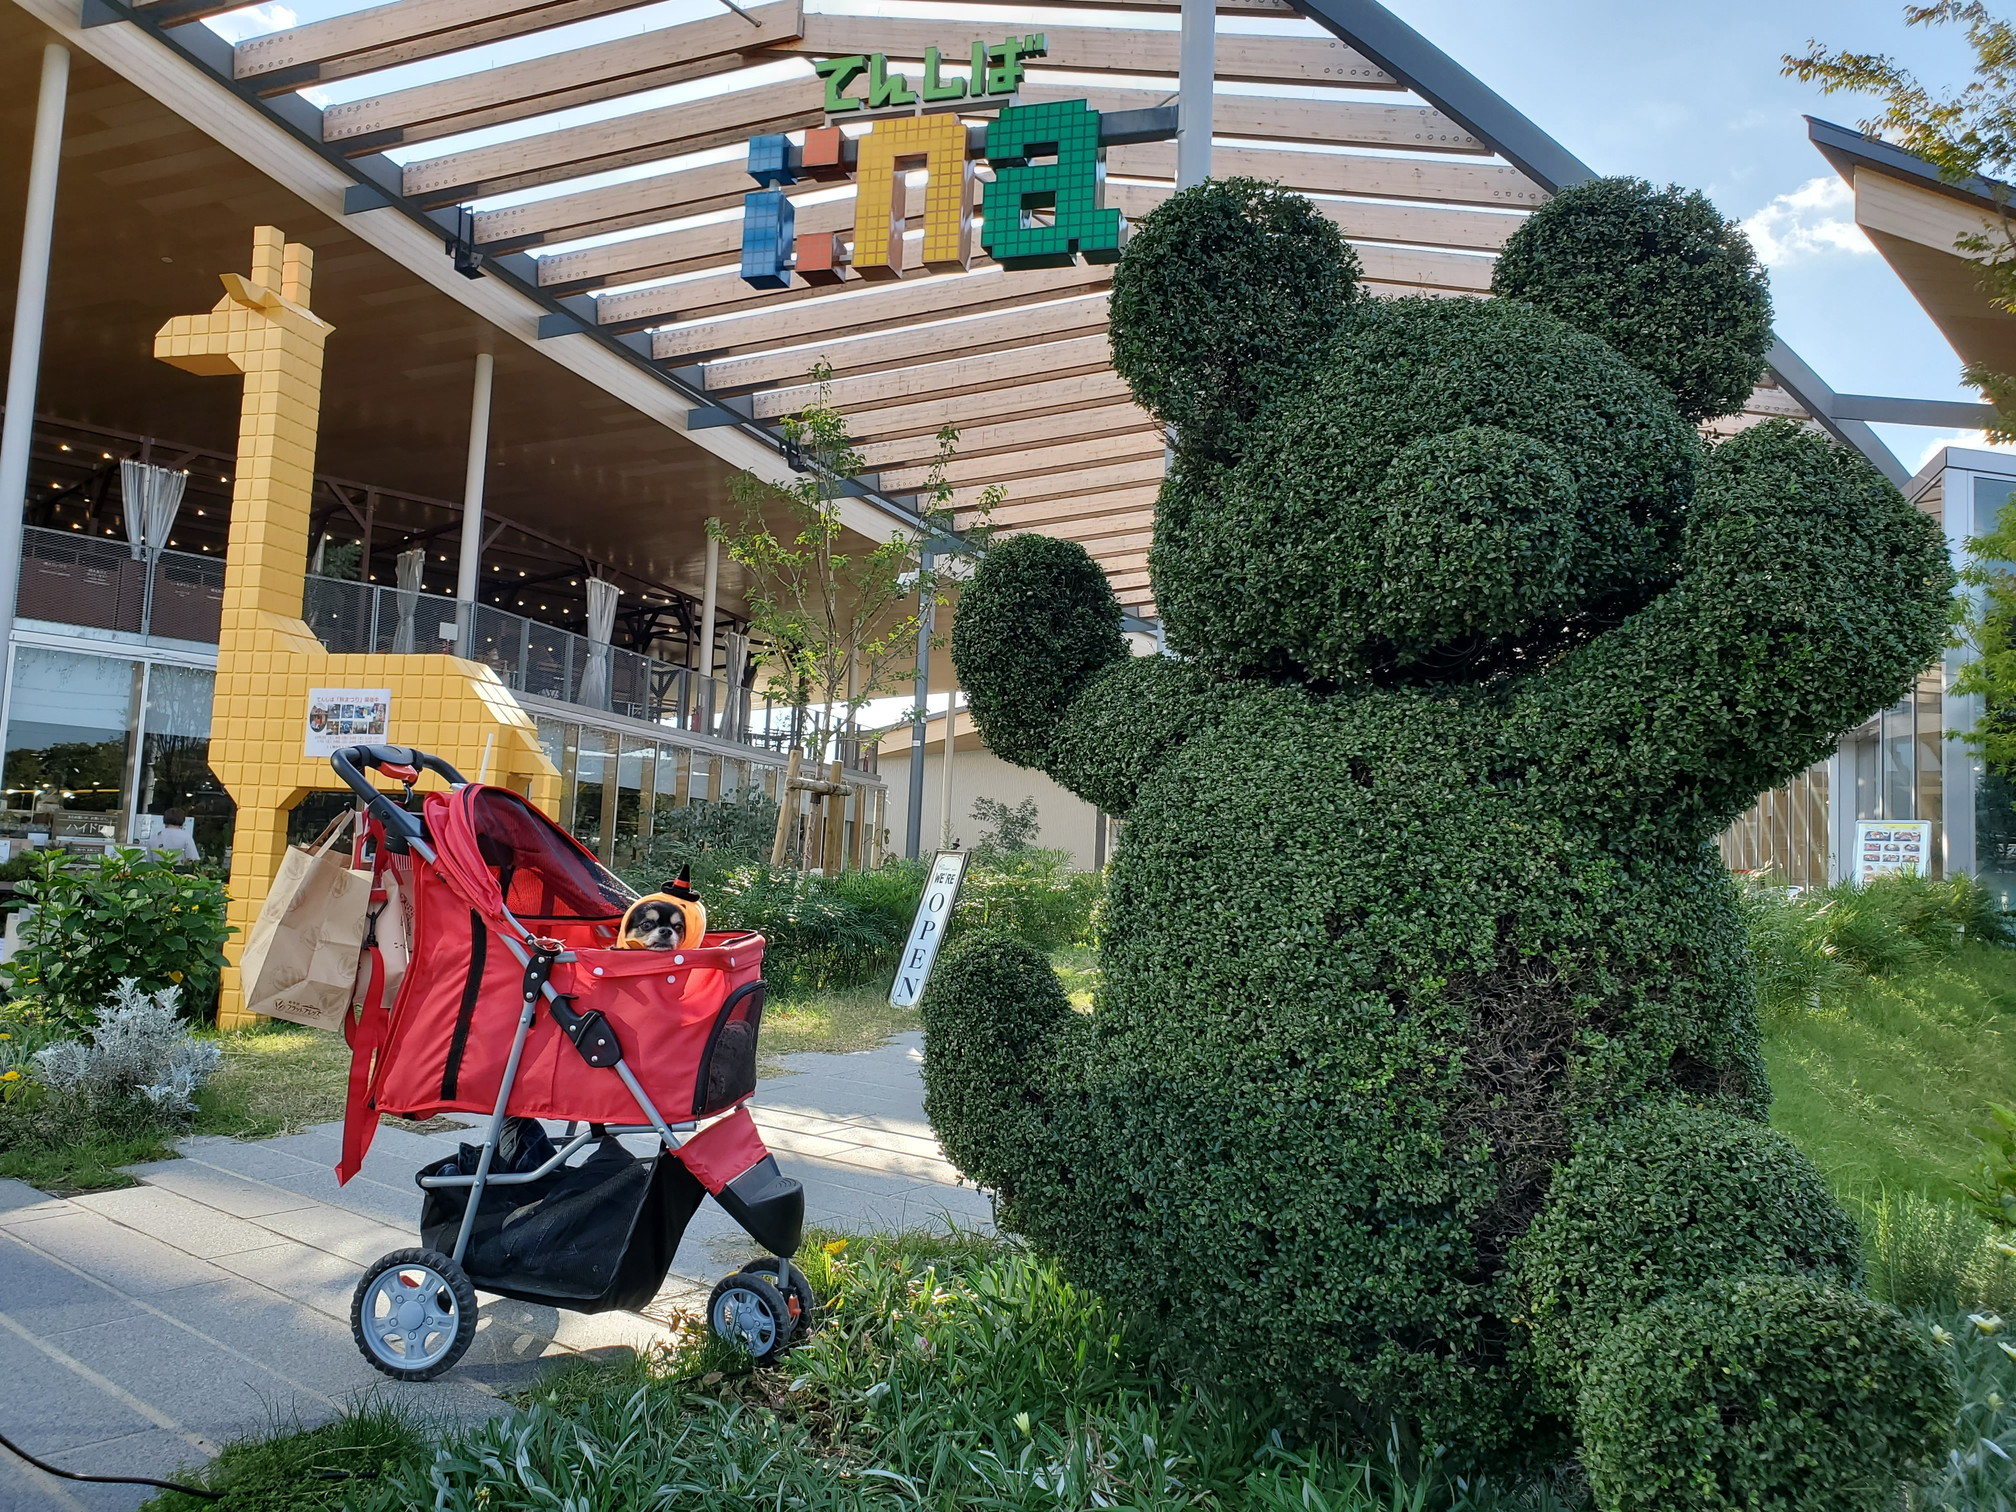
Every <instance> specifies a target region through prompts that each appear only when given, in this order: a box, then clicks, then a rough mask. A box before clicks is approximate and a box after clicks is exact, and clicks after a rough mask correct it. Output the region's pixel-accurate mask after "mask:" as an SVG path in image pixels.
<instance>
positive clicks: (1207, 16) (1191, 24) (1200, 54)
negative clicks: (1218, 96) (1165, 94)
mask: <svg viewBox="0 0 2016 1512" xmlns="http://www.w3.org/2000/svg"><path fill="white" fill-rule="evenodd" d="M1217 55H1218V3H1217V0H1183V37H1182V42H1181V46H1180V50H1179V51H1178V54H1177V68H1178V70H1179V72H1178V75H1177V95H1176V187H1177V188H1178V189H1188V188H1190V187H1192V186H1193V185H1196V184H1201V183H1203V182H1204V180H1206V179H1207V178H1209V177H1211V85H1212V80H1213V78H1214V77H1215V75H1216V73H1217V68H1218V56H1217Z"/></svg>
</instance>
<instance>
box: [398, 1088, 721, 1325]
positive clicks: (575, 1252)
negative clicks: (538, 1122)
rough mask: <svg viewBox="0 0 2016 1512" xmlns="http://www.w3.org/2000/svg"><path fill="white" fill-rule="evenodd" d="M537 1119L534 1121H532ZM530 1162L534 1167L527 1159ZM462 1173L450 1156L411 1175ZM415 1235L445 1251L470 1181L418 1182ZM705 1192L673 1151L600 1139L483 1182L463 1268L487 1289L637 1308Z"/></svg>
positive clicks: (582, 1307) (587, 1306)
mask: <svg viewBox="0 0 2016 1512" xmlns="http://www.w3.org/2000/svg"><path fill="white" fill-rule="evenodd" d="M535 1127H536V1126H535ZM535 1169H536V1166H535ZM458 1171H462V1172H463V1173H464V1174H467V1172H466V1171H465V1170H464V1165H463V1159H462V1157H460V1156H452V1155H451V1156H450V1157H448V1158H447V1159H446V1160H443V1161H439V1162H437V1163H436V1164H434V1165H431V1166H429V1167H427V1168H426V1169H425V1170H423V1171H421V1172H420V1173H419V1174H420V1175H421V1176H422V1177H427V1176H445V1175H450V1174H453V1173H455V1172H458ZM421 1190H422V1192H423V1193H424V1194H425V1195H424V1200H423V1202H422V1204H421V1208H420V1233H421V1238H422V1241H423V1242H424V1243H425V1244H426V1246H427V1247H428V1248H429V1249H434V1250H439V1251H440V1252H441V1253H443V1254H447V1253H450V1252H451V1251H452V1250H453V1249H454V1247H455V1235H456V1231H457V1230H458V1229H459V1228H460V1226H461V1223H462V1215H463V1213H464V1211H465V1210H466V1209H467V1206H468V1201H469V1192H470V1189H469V1188H468V1187H423V1188H422V1189H421ZM704 1196H706V1188H705V1187H703V1186H701V1184H700V1183H699V1181H698V1180H696V1179H695V1178H694V1176H693V1173H692V1172H690V1171H688V1170H687V1169H686V1167H685V1166H684V1165H683V1164H682V1163H681V1162H680V1161H679V1160H678V1159H677V1158H675V1157H667V1156H659V1157H655V1158H654V1157H650V1156H641V1157H640V1156H637V1155H633V1154H631V1153H630V1151H628V1150H626V1149H624V1148H623V1146H622V1144H621V1143H620V1142H619V1141H618V1140H616V1139H614V1138H606V1139H603V1140H602V1141H601V1142H600V1143H599V1144H598V1145H597V1147H596V1149H595V1152H594V1153H593V1154H591V1155H590V1156H589V1157H588V1158H587V1159H586V1160H584V1161H582V1162H581V1163H580V1164H579V1165H571V1166H561V1167H560V1168H559V1169H557V1170H555V1171H552V1172H550V1173H548V1174H547V1175H545V1176H541V1177H540V1178H539V1179H538V1180H536V1181H528V1182H522V1183H500V1182H498V1181H497V1180H496V1179H495V1178H493V1179H492V1181H491V1183H490V1184H489V1185H488V1186H487V1187H486V1188H485V1189H484V1192H483V1197H482V1200H481V1202H479V1203H478V1204H477V1208H476V1224H475V1227H474V1229H473V1230H472V1231H471V1233H470V1235H469V1250H468V1253H467V1255H466V1256H465V1257H464V1258H463V1261H462V1268H463V1270H464V1271H465V1272H466V1273H467V1274H468V1277H469V1279H470V1281H471V1282H472V1283H474V1284H475V1285H477V1286H479V1287H481V1288H482V1289H483V1290H485V1291H492V1292H496V1293H497V1294H498V1295H500V1296H505V1297H513V1298H516V1299H517V1300H518V1301H520V1302H531V1303H535V1304H542V1305H546V1306H556V1307H565V1308H567V1309H569V1310H570V1311H573V1312H607V1311H609V1310H611V1309H613V1308H632V1309H634V1308H639V1307H642V1306H643V1305H644V1304H645V1303H647V1302H649V1301H650V1300H651V1299H652V1297H654V1296H656V1295H657V1293H658V1288H659V1287H660V1286H662V1285H664V1283H665V1273H666V1272H667V1271H668V1270H669V1269H671V1266H672V1256H673V1253H674V1251H676V1250H677V1249H678V1248H679V1240H680V1238H681V1236H683V1235H684V1233H685V1232H686V1225H687V1224H688V1223H689V1222H690V1221H691V1220H692V1217H693V1214H694V1212H695V1210H696V1209H698V1208H699V1206H700V1199H701V1198H702V1197H704Z"/></svg>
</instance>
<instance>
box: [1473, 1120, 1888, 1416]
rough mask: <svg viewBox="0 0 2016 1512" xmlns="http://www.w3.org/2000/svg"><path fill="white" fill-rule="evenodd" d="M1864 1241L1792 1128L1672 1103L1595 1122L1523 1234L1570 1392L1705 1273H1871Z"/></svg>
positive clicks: (1529, 1291) (1549, 1369)
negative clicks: (1641, 1318) (1601, 1349)
mask: <svg viewBox="0 0 2016 1512" xmlns="http://www.w3.org/2000/svg"><path fill="white" fill-rule="evenodd" d="M1861 1250H1862V1241H1861V1235H1860V1234H1859V1233H1858V1232H1857V1231H1856V1227H1855V1223H1854V1221H1853V1220H1852V1219H1850V1218H1849V1216H1848V1215H1847V1214H1846V1213H1844V1212H1842V1211H1841V1209H1840V1208H1839V1207H1838V1206H1837V1205H1836V1204H1835V1201H1834V1198H1833V1196H1832V1195H1831V1194H1830V1193H1829V1192H1828V1189H1827V1183H1826V1181H1825V1179H1824V1178H1823V1177H1822V1176H1821V1175H1820V1173H1819V1172H1818V1171H1817V1170H1815V1169H1814V1168H1813V1165H1812V1163H1811V1162H1810V1161H1808V1160H1807V1159H1806V1157H1805V1156H1804V1155H1802V1154H1800V1153H1799V1150H1798V1148H1797V1147H1796V1146H1794V1145H1793V1143H1792V1141H1791V1140H1789V1139H1787V1138H1786V1137H1785V1136H1784V1135H1782V1134H1778V1133H1775V1132H1774V1131H1772V1130H1770V1129H1768V1128H1766V1127H1764V1126H1763V1125H1762V1124H1759V1123H1756V1122H1753V1121H1752V1120H1750V1119H1746V1118H1736V1117H1732V1116H1730V1115H1729V1114H1727V1113H1722V1112H1717V1111H1714V1110H1712V1109H1707V1108H1694V1107H1689V1106H1687V1105H1686V1104H1684V1103H1662V1104H1659V1105H1657V1106H1654V1107H1650V1108H1645V1109H1643V1110H1641V1111H1639V1112H1636V1113H1633V1114H1631V1115H1629V1116H1627V1117H1625V1118H1621V1119H1619V1120H1617V1121H1616V1122H1615V1123H1612V1124H1608V1125H1605V1126H1603V1127H1601V1128H1599V1129H1595V1130H1592V1131H1591V1132H1590V1133H1589V1134H1588V1135H1587V1136H1585V1137H1584V1138H1583V1139H1582V1140H1581V1142H1580V1143H1579V1144H1578V1145H1577V1146H1576V1149H1575V1154H1574V1155H1573V1157H1571V1158H1570V1159H1569V1160H1567V1161H1566V1162H1564V1163H1563V1164H1562V1165H1561V1166H1560V1167H1559V1169H1557V1170H1556V1171H1555V1173H1554V1181H1553V1185H1552V1187H1551V1188H1550V1189H1549V1191H1548V1194H1547V1202H1546V1205H1545V1206H1544V1207H1542V1208H1541V1210H1540V1212H1539V1214H1538V1216H1537V1217H1535V1218H1534V1220H1533V1224H1532V1227H1530V1228H1529V1229H1527V1231H1526V1233H1525V1234H1524V1235H1523V1236H1522V1237H1521V1238H1520V1239H1519V1241H1518V1243H1517V1244H1516V1245H1515V1247H1514V1262H1513V1263H1514V1271H1515V1274H1516V1275H1517V1277H1518V1282H1519V1286H1520V1289H1521V1302H1522V1304H1523V1311H1524V1317H1525V1319H1526V1324H1527V1327H1528V1329H1529V1330H1530V1331H1531V1333H1532V1335H1533V1351H1534V1360H1535V1364H1536V1366H1537V1367H1538V1369H1539V1371H1540V1374H1541V1377H1542V1379H1543V1380H1544V1381H1546V1382H1547V1383H1548V1384H1549V1386H1550V1387H1552V1388H1553V1389H1554V1394H1555V1396H1556V1400H1557V1401H1558V1402H1560V1403H1561V1404H1562V1405H1564V1406H1565V1405H1566V1404H1567V1403H1569V1402H1571V1401H1572V1400H1573V1398H1574V1388H1575V1387H1576V1385H1577V1384H1578V1383H1579V1382H1580V1380H1581V1377H1582V1371H1583V1367H1584V1365H1585V1364H1586V1362H1587V1361H1588V1358H1589V1353H1590V1351H1591V1349H1593V1348H1594V1347H1595V1345H1596V1343H1597V1341H1598V1340H1600V1339H1602V1338H1604V1337H1605V1336H1606V1334H1607V1333H1608V1331H1609V1330H1610V1328H1611V1327H1612V1326H1613V1325H1614V1324H1616V1323H1617V1322H1618V1321H1619V1320H1620V1319H1622V1318H1624V1317H1626V1316H1627V1315H1629V1314H1631V1313H1634V1312H1636V1311H1638V1310H1639V1309H1640V1308H1642V1307H1644V1306H1646V1305H1648V1304H1649V1303H1652V1302H1656V1301H1659V1300H1660V1299H1661V1298H1663V1297H1665V1296H1667V1295H1669V1294H1671V1293H1673V1292H1675V1291H1688V1290H1691V1289H1693V1288H1694V1287H1695V1286H1697V1285H1698V1284H1699V1283H1700V1280H1701V1278H1702V1277H1704V1276H1732V1275H1733V1276H1743V1275H1751V1274H1757V1273H1766V1272H1770V1273H1785V1274H1797V1275H1810V1276H1815V1277H1817V1278H1819V1279H1820V1280H1822V1281H1826V1282H1833V1283H1838V1284H1840V1285H1843V1286H1850V1287H1853V1286H1856V1285H1859V1284H1860V1282H1861V1279H1862V1255H1861Z"/></svg>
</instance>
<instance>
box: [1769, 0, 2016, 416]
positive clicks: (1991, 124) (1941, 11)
mask: <svg viewBox="0 0 2016 1512" xmlns="http://www.w3.org/2000/svg"><path fill="white" fill-rule="evenodd" d="M1904 24H1905V25H1906V26H1958V27H1960V28H1962V29H1963V31H1964V32H1965V34H1966V38H1967V45H1968V46H1969V47H1970V48H1971V49H1972V50H1973V53H1974V77H1973V78H1972V79H1971V80H1969V81H1968V82H1967V83H1966V84H1964V85H1962V86H1961V87H1960V88H1959V89H1957V90H1951V91H1947V92H1944V93H1940V92H1936V91H1934V90H1933V89H1931V88H1928V87H1927V86H1926V85H1925V84H1923V83H1921V82H1920V81H1919V79H1918V78H1917V76H1916V75H1914V74H1913V73H1912V72H1911V71H1910V70H1909V69H1907V68H1905V67H1904V66H1903V65H1902V64H1900V63H1899V62H1898V61H1897V60H1896V59H1895V58H1892V57H1890V56H1889V55H1888V54H1885V53H1860V52H1835V51H1829V50H1828V49H1827V48H1825V47H1822V46H1821V45H1820V43H1818V42H1813V41H1809V42H1808V43H1807V44H1806V52H1805V53H1804V54H1803V55H1801V56H1796V57H1795V56H1792V55H1790V54H1788V55H1787V56H1786V57H1785V58H1784V59H1783V62H1784V68H1783V69H1782V72H1783V73H1784V74H1786V75H1787V76H1788V77H1792V78H1797V79H1800V80H1801V81H1803V82H1805V83H1808V84H1813V83H1817V84H1818V85H1819V86H1820V90H1821V93H1823V94H1830V95H1832V94H1859V95H1873V96H1875V97H1876V98H1877V99H1879V100H1881V101H1882V102H1883V110H1882V112H1881V113H1880V114H1878V115H1874V116H1871V117H1870V118H1868V119H1867V120H1863V121H1858V122H1856V125H1857V126H1858V127H1859V128H1860V129H1861V130H1862V131H1865V132H1867V133H1869V134H1870V135H1872V136H1879V137H1882V138H1883V139H1884V140H1885V141H1889V142H1894V143H1895V144H1896V145H1897V146H1899V147H1902V148H1903V149H1904V150H1905V151H1906V152H1910V153H1914V154H1916V155H1917V156H1918V157H1921V158H1923V159H1925V161H1926V162H1928V163H1930V164H1931V165H1932V166H1933V167H1934V168H1936V169H1937V170H1938V172H1939V176H1940V177H1941V178H1942V179H1945V180H1946V181H1947V182H1948V183H1955V184H1957V183H1961V182H1964V181H1965V180H1967V179H1970V178H1974V177H1977V176H1978V177H1980V178H1984V179H1986V180H1988V181H1989V196H1990V198H1991V200H1992V202H1993V204H1994V206H1995V210H1994V214H1993V219H1992V220H1991V221H1990V222H1989V223H1987V224H1986V225H1984V226H1983V228H1982V231H1981V233H1980V234H1979V235H1969V236H1963V237H1961V238H1959V239H1958V240H1957V241H1956V242H1955V243H1954V250H1955V251H1956V252H1961V253H1964V254H1966V255H1967V256H1969V257H1971V258H1973V259H1974V260H1975V261H1976V262H1978V263H1979V264H1980V267H1981V291H1982V293H1983V294H1984V295H1985V296H1986V297H1987V299H1988V302H1989V303H1990V304H1991V305H1993V306H1994V307H1995V308H1996V309H1998V310H2005V311H2008V312H2009V313H2011V314H2016V215H2012V213H2011V208H2010V191H2009V188H2008V186H2007V185H2006V184H2005V183H2003V182H2002V180H2003V179H2005V178H2006V177H2007V176H2008V175H2009V173H2010V171H2011V169H2012V167H2016V28H2012V27H2011V26H2010V24H2009V23H2008V22H2007V21H2003V20H2000V19H1999V18H1997V17H1995V16H1993V15H1991V14H1990V13H1989V11H1988V8H1987V6H1986V5H1984V4H1982V3H1981V0H1939V3H1936V4H1933V5H1907V6H1905V7H1904ZM1960 380H1961V382H1963V383H1966V384H1968V385H1970V386H1971V387H1974V388H1977V389H1979V390H1980V391H1981V396H1982V398H1983V399H1984V400H1985V401H1986V402H1987V403H1988V404H1990V405H1991V406H1993V408H1994V411H1995V418H1994V420H1993V421H1992V422H1991V423H1990V424H1989V425H1988V426H1987V427H1986V429H1987V432H1988V434H1989V435H1990V436H1991V437H1993V438H1994V439H1995V440H1997V441H2016V377H2012V376H2011V375H2009V374H2006V373H2001V372H1998V371H1996V370H1995V369H1994V368H1992V367H1990V366H1988V365H1987V364H1985V363H1981V362H1970V363H1968V364H1967V365H1966V366H1965V367H1963V368H1962V369H1961V371H1960Z"/></svg>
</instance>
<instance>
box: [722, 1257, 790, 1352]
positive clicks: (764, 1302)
mask: <svg viewBox="0 0 2016 1512" xmlns="http://www.w3.org/2000/svg"><path fill="white" fill-rule="evenodd" d="M707 1324H708V1326H709V1327H710V1328H712V1329H713V1330H714V1334H715V1337H717V1338H720V1339H724V1340H726V1341H727V1342H728V1343H730V1344H733V1345H735V1346H736V1347H737V1348H738V1349H740V1350H741V1351H742V1352H743V1353H744V1354H746V1355H748V1356H749V1358H750V1359H752V1360H754V1361H755V1362H756V1363H757V1364H758V1365H770V1364H774V1363H775V1362H776V1361H778V1360H780V1359H782V1358H783V1357H784V1353H785V1351H786V1350H788V1349H790V1347H791V1341H792V1338H793V1336H794V1335H795V1334H796V1333H797V1328H796V1324H797V1319H796V1318H794V1317H792V1315H791V1305H790V1304H789V1303H788V1302H786V1301H785V1300H784V1294H783V1293H782V1292H780V1291H779V1290H778V1289H777V1283H776V1282H774V1281H772V1280H771V1279H770V1278H769V1277H768V1276H765V1275H764V1274H763V1273H762V1272H761V1271H737V1272H736V1273H735V1274H734V1275H732V1276H723V1277H722V1278H721V1280H720V1281H719V1282H717V1283H716V1284H715V1287H714V1294H713V1295H712V1296H710V1297H709V1298H708V1299H707Z"/></svg>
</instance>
